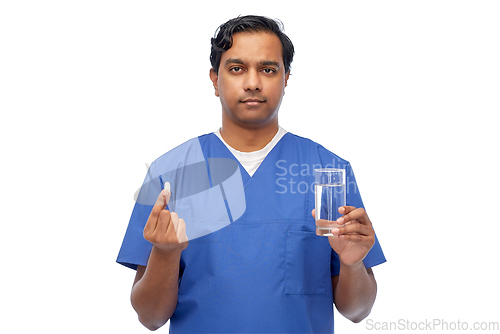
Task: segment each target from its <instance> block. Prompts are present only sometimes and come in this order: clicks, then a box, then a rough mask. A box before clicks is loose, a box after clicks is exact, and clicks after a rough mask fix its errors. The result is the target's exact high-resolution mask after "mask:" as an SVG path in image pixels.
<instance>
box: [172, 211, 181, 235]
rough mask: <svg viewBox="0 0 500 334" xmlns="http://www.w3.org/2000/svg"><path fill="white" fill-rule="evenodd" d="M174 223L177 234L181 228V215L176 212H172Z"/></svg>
mask: <svg viewBox="0 0 500 334" xmlns="http://www.w3.org/2000/svg"><path fill="white" fill-rule="evenodd" d="M171 217H172V225H173V226H174V230H175V234H176V235H177V231H178V230H179V215H178V214H177V213H175V212H172V214H171Z"/></svg>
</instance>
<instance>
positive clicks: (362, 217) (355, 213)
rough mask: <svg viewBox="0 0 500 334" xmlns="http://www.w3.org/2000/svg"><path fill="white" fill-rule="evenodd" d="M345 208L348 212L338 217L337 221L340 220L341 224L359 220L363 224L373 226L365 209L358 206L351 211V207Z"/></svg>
mask: <svg viewBox="0 0 500 334" xmlns="http://www.w3.org/2000/svg"><path fill="white" fill-rule="evenodd" d="M345 208H346V212H348V213H346V214H345V215H343V216H342V217H340V218H339V219H337V222H339V224H344V223H346V222H348V221H351V220H357V221H359V223H361V224H364V225H368V226H371V222H370V219H368V215H367V214H366V211H365V209H363V208H356V209H355V210H352V211H349V210H350V208H351V207H345ZM339 211H340V210H339Z"/></svg>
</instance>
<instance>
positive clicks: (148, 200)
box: [116, 164, 162, 270]
mask: <svg viewBox="0 0 500 334" xmlns="http://www.w3.org/2000/svg"><path fill="white" fill-rule="evenodd" d="M161 189H162V182H161V176H159V175H158V173H156V172H155V165H154V164H152V165H151V166H150V168H149V171H148V174H147V175H146V178H145V179H144V182H143V184H142V187H141V189H140V191H139V195H138V197H137V199H136V203H135V205H134V209H133V211H132V215H131V217H130V221H129V224H128V227H127V231H126V233H125V237H124V238H123V242H122V245H121V248H120V252H119V253H118V258H117V260H116V262H118V263H120V264H122V265H124V266H126V267H128V268H132V269H134V270H135V269H137V266H138V265H141V266H146V265H147V263H148V259H149V255H150V254H151V249H152V244H151V243H150V242H149V241H147V240H146V239H144V234H143V232H144V226H145V225H146V222H147V220H148V218H149V215H150V214H151V210H152V209H153V204H154V203H155V201H156V198H157V197H158V195H159V194H160V192H161Z"/></svg>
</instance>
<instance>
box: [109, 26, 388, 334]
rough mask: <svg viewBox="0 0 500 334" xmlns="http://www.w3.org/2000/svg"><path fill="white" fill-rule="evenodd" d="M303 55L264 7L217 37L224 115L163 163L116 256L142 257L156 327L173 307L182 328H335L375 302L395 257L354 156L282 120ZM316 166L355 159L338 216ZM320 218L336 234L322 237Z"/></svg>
mask: <svg viewBox="0 0 500 334" xmlns="http://www.w3.org/2000/svg"><path fill="white" fill-rule="evenodd" d="M293 53H294V49H293V45H292V43H291V41H290V40H289V39H288V37H287V36H286V35H284V33H283V32H282V31H281V29H280V28H279V26H278V24H277V23H276V22H275V21H273V20H270V19H267V18H264V17H258V16H245V17H238V18H236V19H233V20H230V21H228V22H227V23H225V24H223V25H222V26H220V27H219V30H218V33H217V35H216V37H215V38H213V39H212V53H211V57H210V59H211V62H212V69H211V70H210V79H211V81H212V83H213V86H214V89H215V95H216V96H217V97H219V98H220V101H221V105H222V127H221V128H220V130H219V131H217V132H216V133H212V134H208V135H204V136H200V137H199V138H197V139H195V140H192V141H189V142H187V143H186V144H183V145H181V146H179V147H178V148H176V149H174V150H172V151H170V152H168V153H167V154H166V155H164V156H162V157H160V158H159V159H158V160H157V161H155V162H154V163H153V164H152V166H151V168H150V171H149V172H148V176H147V177H146V181H145V183H144V186H143V188H142V189H141V194H142V197H141V195H140V196H139V197H140V198H139V199H138V201H137V203H136V206H135V208H134V211H133V213H132V217H131V221H130V224H129V228H128V230H127V234H126V236H125V239H124V242H123V245H122V249H121V250H120V254H119V256H118V260H117V261H118V262H119V263H122V264H124V265H126V266H129V267H131V268H136V269H137V274H136V278H135V281H134V285H133V288H132V296H131V300H132V305H133V307H134V309H135V310H136V311H137V313H138V316H139V320H140V321H141V323H143V324H144V325H145V326H146V327H147V328H149V329H151V330H156V329H157V328H159V327H161V326H162V325H164V324H165V323H166V322H167V321H168V320H169V319H170V332H171V333H199V332H200V333H202V332H207V333H293V332H295V333H333V304H335V305H336V307H337V309H338V310H339V312H340V313H341V314H343V315H344V316H345V317H347V318H348V319H350V320H352V321H354V322H359V321H361V320H362V319H364V318H365V317H366V316H367V315H368V314H369V312H370V310H371V308H372V306H373V303H374V301H375V295H376V282H375V278H374V275H373V272H372V270H371V267H372V266H375V265H377V264H380V263H383V262H385V258H384V255H383V253H382V250H381V248H380V245H379V244H378V241H377V239H376V237H375V233H374V231H373V228H372V225H371V222H370V219H369V218H368V216H367V214H366V212H365V211H364V209H363V204H362V201H361V197H360V195H359V191H358V188H357V185H356V181H355V179H354V174H353V172H352V168H351V167H350V164H349V163H348V162H347V161H345V160H343V159H341V158H339V157H337V156H336V155H334V154H332V153H331V152H329V151H327V150H326V149H324V148H323V147H322V146H320V145H318V144H316V143H314V142H312V141H310V140H308V139H304V138H301V137H298V136H295V135H293V134H291V133H288V132H286V131H285V130H284V129H282V128H281V127H279V125H278V110H279V107H280V104H281V100H282V98H283V95H284V91H285V87H286V85H287V82H288V79H289V75H290V64H291V61H292V59H293ZM217 159H225V160H221V161H227V162H228V163H225V164H224V166H230V165H231V162H234V166H235V167H234V168H233V167H221V166H222V165H217V164H216V163H215V162H216V161H219V160H217ZM236 162H237V163H236ZM172 166H174V167H172ZM179 166H181V167H179ZM317 166H321V167H332V166H333V167H338V168H343V169H346V173H347V206H345V207H342V208H340V210H339V211H340V213H342V214H343V217H342V218H340V219H339V220H338V221H337V222H328V221H322V220H319V221H318V222H317V223H316V222H315V219H314V214H315V212H314V210H313V208H314V192H313V191H311V189H313V188H312V184H313V180H312V177H311V175H312V169H313V168H314V167H317ZM225 168H226V169H225ZM221 169H222V170H224V173H225V174H227V175H226V176H224V177H219V179H218V181H217V180H216V179H217V175H220V174H221V173H220V170H221ZM190 171H195V172H190ZM226 172H227V173H226ZM204 175H207V177H206V179H207V180H208V181H204V180H205V179H204ZM228 175H229V176H228ZM193 180H195V181H193ZM200 180H201V181H200ZM165 181H168V182H169V183H167V182H166V183H165V184H166V185H167V186H166V189H165V190H163V191H162V192H161V193H160V195H159V196H158V197H157V198H155V200H156V203H155V204H154V205H152V204H153V203H146V202H148V200H146V198H148V199H149V201H150V202H151V198H152V196H153V195H152V194H154V196H155V197H156V196H157V194H158V192H159V191H160V189H159V187H160V186H162V185H163V182H165ZM170 184H172V186H173V187H174V188H175V189H172V191H169V190H170V189H169V187H170ZM193 184H195V185H193ZM200 184H204V185H203V186H200ZM240 184H241V187H239V186H238V185H240ZM294 185H295V188H294ZM193 187H194V188H196V189H195V191H192V190H189V191H187V190H186V188H190V189H194V188H193ZM240 188H241V189H240ZM155 190H156V192H155ZM183 192H184V193H183ZM208 193H209V194H208ZM203 194H208V195H203ZM217 194H218V195H217ZM217 196H218V197H217ZM174 197H175V199H174ZM214 198H220V200H216V199H214ZM173 203H175V210H174V208H173V205H174V204H173ZM221 203H222V204H221ZM242 203H243V204H242ZM167 205H168V206H169V208H170V209H171V211H172V212H171V211H169V210H166V208H167ZM217 206H219V207H222V208H223V209H221V210H219V209H217ZM218 210H219V211H218ZM173 211H176V212H177V213H176V212H173ZM215 212H216V213H215ZM179 216H180V217H182V218H184V219H181V218H179ZM219 216H220V217H222V216H223V217H224V218H217V217H219ZM188 217H189V218H188ZM316 224H318V225H322V226H332V227H333V228H334V230H333V231H334V233H335V234H336V235H335V236H330V237H328V238H325V237H320V236H317V235H316V234H315V228H316ZM186 231H187V232H186ZM188 239H189V241H188Z"/></svg>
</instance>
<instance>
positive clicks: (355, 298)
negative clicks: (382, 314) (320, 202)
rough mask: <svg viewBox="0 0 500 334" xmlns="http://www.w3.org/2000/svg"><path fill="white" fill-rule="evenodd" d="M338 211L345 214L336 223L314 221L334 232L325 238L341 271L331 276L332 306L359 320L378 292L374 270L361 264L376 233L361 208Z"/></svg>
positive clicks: (347, 316) (349, 317)
mask: <svg viewBox="0 0 500 334" xmlns="http://www.w3.org/2000/svg"><path fill="white" fill-rule="evenodd" d="M339 212H340V213H342V214H344V215H343V216H342V217H341V218H339V219H338V220H337V221H336V222H335V221H326V220H323V219H320V220H318V221H317V222H316V224H317V225H319V226H328V227H331V228H332V230H331V231H332V233H333V234H334V236H329V237H328V241H329V242H330V246H331V247H332V249H333V250H334V251H335V252H336V253H337V255H338V256H339V261H340V274H339V275H338V276H332V287H333V301H334V303H335V306H336V307H337V310H338V311H339V312H340V313H341V314H342V315H343V316H345V317H346V318H347V319H349V320H351V321H353V322H360V321H361V320H363V319H364V318H366V317H367V316H368V314H370V311H371V309H372V307H373V304H374V302H375V297H376V295H377V283H376V281H375V277H374V276H373V271H372V270H371V269H365V266H364V263H363V259H364V258H365V257H366V255H367V254H368V252H369V251H370V249H371V248H372V247H373V245H374V243H375V232H374V231H373V227H372V223H371V221H370V219H369V218H368V216H367V214H366V211H365V210H364V209H362V208H355V207H352V206H343V207H341V208H339ZM314 214H315V212H314V210H313V216H314Z"/></svg>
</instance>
